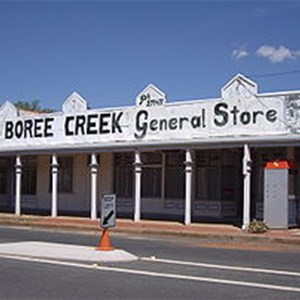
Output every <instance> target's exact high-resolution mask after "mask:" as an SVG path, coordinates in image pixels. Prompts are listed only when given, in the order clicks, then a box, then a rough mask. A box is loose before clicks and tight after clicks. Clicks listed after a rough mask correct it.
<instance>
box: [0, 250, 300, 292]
mask: <svg viewBox="0 0 300 300" xmlns="http://www.w3.org/2000/svg"><path fill="white" fill-rule="evenodd" d="M0 257H2V258H8V259H17V260H22V261H30V262H38V263H46V264H53V265H60V266H66V267H76V268H84V269H94V270H100V271H108V272H117V273H125V274H133V275H142V276H151V277H159V278H168V279H180V280H190V281H199V282H209V283H217V284H227V285H235V286H245V287H251V288H262V289H269V290H279V291H286V292H297V293H300V288H298V287H291V286H281V285H273V284H263V283H256V282H247V281H235V280H226V279H216V278H210V277H197V276H189V275H180V274H170V273H158V272H150V271H142V270H134V269H126V268H116V267H108V266H98V265H97V264H93V265H88V264H83V263H73V262H64V261H55V260H49V259H40V258H30V257H21V256H13V255H0Z"/></svg>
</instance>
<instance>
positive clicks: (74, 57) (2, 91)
mask: <svg viewBox="0 0 300 300" xmlns="http://www.w3.org/2000/svg"><path fill="white" fill-rule="evenodd" d="M299 28H300V1H299V2H298V1H282V2H281V1H207V2H205V1H131V2H130V1H124V0H123V1H39V2H37V1H32V2H30V1H24V0H23V1H10V2H9V1H1V0H0V102H4V101H6V100H9V101H11V102H14V101H17V100H24V101H32V100H39V101H40V104H41V106H42V107H47V108H54V109H57V110H60V108H61V105H62V102H63V101H64V100H65V99H66V98H67V97H68V96H69V95H70V94H71V93H72V92H73V91H77V92H78V93H79V94H81V95H82V96H83V97H84V98H85V99H86V100H87V101H88V102H89V105H90V107H92V108H100V107H115V106H128V105H134V103H135V97H136V95H137V94H138V93H139V92H140V91H141V90H143V88H144V87H145V86H147V85H148V84H149V83H153V84H155V85H157V86H158V87H159V88H160V89H161V90H163V91H164V92H165V93H166V94H167V99H168V101H169V102H173V101H176V100H191V99H206V98H217V97H219V96H220V90H221V88H222V86H224V85H225V84H226V82H228V81H229V80H230V79H231V78H232V77H233V76H234V75H235V74H237V73H242V74H244V75H246V76H249V77H250V78H251V79H253V80H254V81H256V82H257V83H258V85H259V91H260V92H273V91H283V90H300V29H299ZM279 73H283V74H281V75H279ZM266 74H270V75H272V76H260V75H266Z"/></svg>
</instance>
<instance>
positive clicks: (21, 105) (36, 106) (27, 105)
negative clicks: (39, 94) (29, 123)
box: [14, 100, 55, 113]
mask: <svg viewBox="0 0 300 300" xmlns="http://www.w3.org/2000/svg"><path fill="white" fill-rule="evenodd" d="M14 106H15V107H16V108H18V109H24V110H30V111H35V112H39V113H52V112H55V110H54V109H50V108H41V106H40V102H39V101H38V100H33V101H31V102H28V101H21V100H19V101H15V102H14Z"/></svg>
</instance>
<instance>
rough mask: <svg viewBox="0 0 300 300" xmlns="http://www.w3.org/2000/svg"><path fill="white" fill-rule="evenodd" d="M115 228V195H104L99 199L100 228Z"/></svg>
mask: <svg viewBox="0 0 300 300" xmlns="http://www.w3.org/2000/svg"><path fill="white" fill-rule="evenodd" d="M114 226H116V195H115V194H105V195H103V196H102V199H101V227H102V228H110V227H114Z"/></svg>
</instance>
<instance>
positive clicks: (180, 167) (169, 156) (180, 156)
mask: <svg viewBox="0 0 300 300" xmlns="http://www.w3.org/2000/svg"><path fill="white" fill-rule="evenodd" d="M165 157H166V164H165V198H166V199H184V193H185V171H184V168H185V165H184V153H183V152H181V151H170V152H166V153H165Z"/></svg>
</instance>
